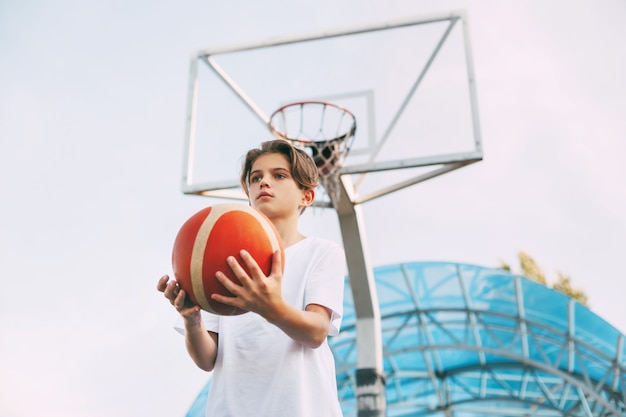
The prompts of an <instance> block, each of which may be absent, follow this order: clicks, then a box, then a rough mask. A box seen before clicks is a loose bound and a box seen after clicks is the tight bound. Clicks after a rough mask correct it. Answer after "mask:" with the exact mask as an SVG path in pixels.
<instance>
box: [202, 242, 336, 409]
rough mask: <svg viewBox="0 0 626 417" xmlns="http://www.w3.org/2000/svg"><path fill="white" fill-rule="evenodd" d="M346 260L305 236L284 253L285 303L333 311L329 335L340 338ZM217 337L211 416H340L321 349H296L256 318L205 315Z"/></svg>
mask: <svg viewBox="0 0 626 417" xmlns="http://www.w3.org/2000/svg"><path fill="white" fill-rule="evenodd" d="M345 272H346V268H345V257H344V252H343V250H342V249H341V247H340V246H339V245H337V244H336V243H334V242H331V241H328V240H325V239H321V238H306V239H304V240H302V241H300V242H298V243H296V244H294V245H292V246H290V247H288V248H286V249H285V272H284V274H283V280H282V293H283V297H284V299H285V300H286V301H287V302H288V303H289V304H290V305H292V306H294V307H296V308H298V309H301V310H304V309H305V307H306V306H307V305H309V304H319V305H322V306H324V307H327V308H329V309H330V310H332V317H331V323H330V330H329V335H330V336H334V335H336V334H337V333H339V327H340V325H341V317H342V314H343V288H344V276H345ZM203 317H204V323H205V326H206V328H207V330H209V331H213V332H216V333H218V334H219V342H218V352H217V359H216V363H215V369H214V370H213V375H212V378H211V385H210V388H209V396H208V400H207V413H206V415H207V417H250V416H255V417H319V416H325V417H340V416H341V415H342V414H341V408H340V405H339V400H338V396H337V382H336V375H335V361H334V358H333V355H332V352H331V350H330V347H329V346H328V343H327V342H326V341H324V343H323V344H322V345H321V346H320V347H318V348H316V349H312V348H309V347H306V346H303V345H301V344H299V343H296V342H295V341H293V339H291V338H290V337H289V336H287V335H286V334H285V333H283V331H282V330H280V329H279V328H278V327H276V326H274V325H272V324H270V323H268V322H267V321H266V320H265V319H264V318H262V317H261V316H259V315H258V314H255V313H245V314H242V315H239V316H217V315H213V314H210V313H206V312H203Z"/></svg>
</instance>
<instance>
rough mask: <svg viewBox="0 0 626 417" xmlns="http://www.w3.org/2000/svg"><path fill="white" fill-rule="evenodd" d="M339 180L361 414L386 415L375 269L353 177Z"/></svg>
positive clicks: (363, 416) (339, 211) (338, 202)
mask: <svg viewBox="0 0 626 417" xmlns="http://www.w3.org/2000/svg"><path fill="white" fill-rule="evenodd" d="M339 182H340V184H339V195H338V197H337V198H336V199H335V201H334V202H333V203H334V205H335V208H336V210H337V215H338V216H339V225H340V228H341V235H342V238H343V244H344V250H345V253H346V260H347V263H348V274H349V276H350V286H351V288H352V295H353V297H354V310H355V313H356V339H357V350H358V358H357V370H356V384H357V386H356V399H357V410H358V417H384V416H386V409H387V401H386V398H385V376H384V374H383V348H382V334H381V320H380V309H379V304H378V297H377V295H376V286H375V281H374V272H373V269H372V267H371V265H370V262H369V257H368V256H367V245H366V243H365V233H364V229H363V227H362V224H363V222H362V215H361V210H360V207H359V206H357V205H356V204H355V203H354V202H353V200H352V199H351V198H350V196H351V194H352V193H353V190H354V187H353V185H352V182H351V179H350V177H349V176H346V177H344V178H342V180H341V181H339Z"/></svg>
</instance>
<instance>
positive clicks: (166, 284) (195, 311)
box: [157, 275, 200, 320]
mask: <svg viewBox="0 0 626 417" xmlns="http://www.w3.org/2000/svg"><path fill="white" fill-rule="evenodd" d="M157 290H158V291H160V292H162V293H163V295H164V296H165V298H167V299H168V300H169V301H170V304H172V305H173V306H174V308H176V311H178V313H179V314H180V315H181V316H182V317H183V318H184V319H186V320H188V319H192V320H200V307H199V306H197V305H194V304H193V303H192V302H191V300H190V299H189V297H187V295H186V293H185V290H183V289H182V288H180V286H179V285H178V282H176V281H175V280H171V281H170V277H169V276H167V275H164V276H162V277H161V279H159V282H158V283H157Z"/></svg>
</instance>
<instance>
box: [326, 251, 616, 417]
mask: <svg viewBox="0 0 626 417" xmlns="http://www.w3.org/2000/svg"><path fill="white" fill-rule="evenodd" d="M375 276H376V284H377V288H378V293H379V301H380V304H381V316H382V332H383V354H384V371H385V375H386V387H387V388H386V400H387V415H388V416H389V417H396V416H398V417H399V416H445V417H474V416H499V417H508V416H511V417H524V416H546V417H548V416H550V417H551V416H571V417H600V416H602V417H604V416H625V415H626V406H625V400H626V372H625V370H626V358H625V354H626V347H625V345H624V335H622V334H621V333H619V332H618V331H617V330H616V329H614V328H613V327H612V326H610V325H609V324H608V323H606V322H605V321H604V320H602V319H601V318H599V317H598V316H596V315H595V314H593V313H592V312H591V311H589V310H588V309H587V308H586V307H584V306H582V305H580V304H579V303H577V302H576V301H574V300H572V299H570V298H569V297H566V296H564V295H562V294H560V293H557V292H555V291H553V290H550V289H548V288H546V287H544V286H542V285H540V284H537V283H535V282H534V281H531V280H528V279H526V278H524V277H521V276H516V275H512V274H509V273H507V272H506V271H502V270H498V269H490V268H481V267H477V266H472V265H461V264H449V263H412V264H400V265H395V266H391V267H384V268H378V269H377V270H375ZM346 289H347V291H348V294H347V297H346V311H345V312H344V313H345V318H344V325H343V330H342V332H341V334H340V335H338V336H336V337H333V338H330V343H331V348H332V349H333V352H334V354H335V360H336V361H337V381H338V387H339V392H340V398H341V399H342V405H343V409H344V415H345V416H354V415H356V406H355V404H353V403H354V389H355V381H354V369H355V361H356V353H357V352H356V344H355V328H354V315H353V311H352V310H351V308H352V307H351V304H350V295H351V294H350V291H349V287H346Z"/></svg>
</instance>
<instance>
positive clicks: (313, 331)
mask: <svg viewBox="0 0 626 417" xmlns="http://www.w3.org/2000/svg"><path fill="white" fill-rule="evenodd" d="M330 315H331V312H330V310H328V309H326V308H325V307H322V306H319V305H316V304H311V305H309V306H308V307H307V310H305V311H302V310H298V309H296V308H294V307H292V306H290V305H288V304H287V303H282V304H281V305H280V306H279V307H278V308H276V309H275V310H274V311H272V313H271V314H268V316H266V317H265V318H266V319H267V321H269V322H270V323H272V324H274V325H275V326H277V327H278V328H280V329H281V330H282V331H283V332H285V334H287V336H289V337H291V338H292V339H293V340H295V341H296V342H298V343H300V344H302V345H304V346H307V347H310V348H313V349H315V348H317V347H319V346H320V345H321V344H322V343H323V342H324V340H326V337H327V336H328V329H329V325H330Z"/></svg>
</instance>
